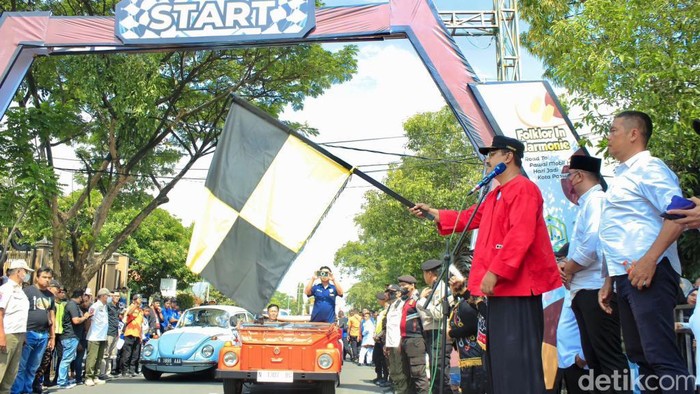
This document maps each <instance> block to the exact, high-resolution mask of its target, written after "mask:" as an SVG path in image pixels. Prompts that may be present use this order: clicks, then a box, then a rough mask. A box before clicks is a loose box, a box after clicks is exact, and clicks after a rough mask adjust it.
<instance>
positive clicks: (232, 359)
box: [224, 352, 238, 367]
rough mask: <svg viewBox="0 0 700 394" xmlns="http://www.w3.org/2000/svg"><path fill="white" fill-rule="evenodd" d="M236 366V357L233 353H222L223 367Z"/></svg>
mask: <svg viewBox="0 0 700 394" xmlns="http://www.w3.org/2000/svg"><path fill="white" fill-rule="evenodd" d="M236 364H238V355H237V354H236V353H235V352H226V353H224V365H225V366H227V367H233V366H234V365H236Z"/></svg>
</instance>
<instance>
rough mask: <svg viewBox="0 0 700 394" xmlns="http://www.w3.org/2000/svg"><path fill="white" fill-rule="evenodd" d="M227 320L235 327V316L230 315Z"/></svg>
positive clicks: (236, 319) (236, 320)
mask: <svg viewBox="0 0 700 394" xmlns="http://www.w3.org/2000/svg"><path fill="white" fill-rule="evenodd" d="M228 321H229V323H230V324H231V327H236V326H237V325H238V318H237V317H236V316H231V318H230V319H229V320H228Z"/></svg>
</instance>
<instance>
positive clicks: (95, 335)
mask: <svg viewBox="0 0 700 394" xmlns="http://www.w3.org/2000/svg"><path fill="white" fill-rule="evenodd" d="M109 294H110V291H109V289H100V290H99V291H98V292H97V300H96V301H95V303H94V304H92V306H91V307H90V313H92V314H93V316H92V320H90V323H89V325H90V328H89V329H88V334H87V341H88V349H87V361H86V362H85V367H86V372H85V385H86V386H94V385H96V384H104V383H105V381H104V380H101V379H99V378H98V377H97V375H98V374H99V373H100V361H102V358H103V357H104V351H105V347H106V346H107V329H108V328H109V314H108V313H107V297H109Z"/></svg>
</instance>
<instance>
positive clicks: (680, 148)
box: [520, 0, 700, 278]
mask: <svg viewBox="0 0 700 394" xmlns="http://www.w3.org/2000/svg"><path fill="white" fill-rule="evenodd" d="M520 4H521V11H522V14H521V15H522V17H523V19H524V20H525V21H527V22H528V23H529V24H530V28H529V30H528V31H527V32H526V33H524V34H523V36H522V42H523V43H524V45H525V46H526V47H527V48H528V50H529V51H530V52H532V53H533V54H534V55H536V56H537V57H539V58H540V59H541V60H542V61H543V63H544V66H545V76H546V77H548V78H551V79H552V80H553V81H554V82H555V83H557V84H558V85H561V86H563V87H565V88H566V89H568V90H569V92H570V93H571V95H572V99H571V103H572V104H575V105H579V106H581V107H582V108H583V109H584V111H585V114H584V118H583V120H582V122H581V123H582V124H587V125H589V126H593V128H594V130H597V131H598V132H600V131H602V130H605V129H607V128H608V127H609V122H610V118H609V116H610V115H612V114H614V113H615V112H618V111H619V110H622V109H637V110H641V111H644V112H647V113H649V114H650V115H651V117H652V119H653V121H654V133H653V136H652V139H651V143H650V147H649V149H650V150H651V152H652V154H654V155H655V156H657V157H659V158H661V159H663V160H664V161H665V162H666V163H667V164H668V165H669V166H670V167H671V168H672V169H673V170H674V171H675V172H676V174H677V175H678V177H679V179H680V181H681V187H682V188H683V192H684V193H685V194H686V195H687V196H690V195H695V196H697V195H700V179H699V177H698V172H699V171H700V138H698V137H697V135H695V134H694V133H693V132H692V131H691V128H690V125H691V122H692V120H693V119H695V118H700V107H698V97H700V73H699V72H698V64H700V40H698V37H699V36H700V3H699V2H697V1H692V0H629V1H617V0H588V1H583V0H577V1H568V2H564V1H556V0H522V1H521V2H520ZM604 147H605V141H604V140H603V144H602V146H601V148H604ZM679 246H680V247H679V251H680V254H681V259H682V262H683V265H684V270H685V275H687V276H688V277H691V278H695V277H697V276H700V235H699V234H698V233H697V232H686V234H684V235H683V237H682V239H681V240H680V243H679Z"/></svg>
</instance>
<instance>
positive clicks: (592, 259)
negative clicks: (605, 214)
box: [567, 185, 605, 298]
mask: <svg viewBox="0 0 700 394" xmlns="http://www.w3.org/2000/svg"><path fill="white" fill-rule="evenodd" d="M604 202H605V192H603V188H602V187H601V186H600V185H595V186H593V187H592V188H590V189H589V190H588V191H587V192H585V193H583V195H582V196H581V197H580V198H579V200H578V204H579V207H580V209H579V212H578V216H576V223H575V224H574V231H573V236H572V237H571V242H570V243H569V255H568V256H567V258H568V259H570V260H574V261H575V262H576V264H578V265H580V266H582V267H584V269H582V270H581V271H579V272H577V273H575V274H574V276H573V279H572V280H571V286H570V290H571V297H572V298H573V297H575V295H576V292H577V291H579V290H597V289H600V288H601V287H603V281H604V279H603V276H602V275H601V271H602V268H603V251H602V250H601V249H600V243H599V242H598V226H599V224H600V215H601V213H602V211H603V203H604Z"/></svg>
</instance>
